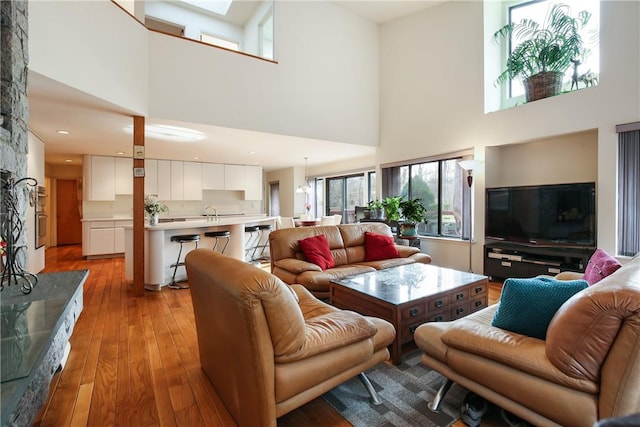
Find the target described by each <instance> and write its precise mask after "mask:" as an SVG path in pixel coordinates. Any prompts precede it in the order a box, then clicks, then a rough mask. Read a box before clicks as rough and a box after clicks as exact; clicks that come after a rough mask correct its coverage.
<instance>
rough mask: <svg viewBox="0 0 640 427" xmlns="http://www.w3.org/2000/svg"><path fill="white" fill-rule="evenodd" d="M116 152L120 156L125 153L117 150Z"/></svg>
mask: <svg viewBox="0 0 640 427" xmlns="http://www.w3.org/2000/svg"><path fill="white" fill-rule="evenodd" d="M116 154H117V155H118V156H123V155H124V151H116Z"/></svg>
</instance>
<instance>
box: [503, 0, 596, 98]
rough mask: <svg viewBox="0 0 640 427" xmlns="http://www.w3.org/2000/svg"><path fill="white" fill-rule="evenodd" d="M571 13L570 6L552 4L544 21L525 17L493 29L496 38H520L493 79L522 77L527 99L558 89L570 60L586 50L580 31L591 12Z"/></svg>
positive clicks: (545, 94) (554, 92)
mask: <svg viewBox="0 0 640 427" xmlns="http://www.w3.org/2000/svg"><path fill="white" fill-rule="evenodd" d="M570 13H571V8H570V7H569V6H567V5H565V4H555V5H554V6H553V7H552V8H551V11H550V12H549V14H548V15H547V17H546V18H545V20H544V23H543V24H539V23H537V22H535V21H534V20H531V19H526V18H525V19H522V20H521V21H520V22H517V23H513V22H512V23H510V24H507V25H505V26H504V27H502V28H500V29H499V30H498V31H496V32H495V34H494V35H493V37H494V39H495V40H496V41H501V40H511V37H512V36H515V38H516V39H517V40H522V42H521V43H520V44H518V45H517V46H516V47H515V48H514V49H513V51H512V52H511V54H510V55H509V56H508V57H507V63H506V68H505V70H504V71H503V72H502V73H501V74H500V75H499V76H498V78H497V80H496V82H497V83H499V84H502V83H504V82H507V81H509V80H513V79H522V81H523V83H524V88H525V95H526V100H527V102H530V101H535V100H537V99H542V98H546V97H549V96H553V95H557V94H558V93H560V91H561V90H562V79H563V77H564V73H565V72H566V71H567V69H568V68H569V67H570V66H571V65H572V62H571V61H572V60H580V59H581V58H584V56H585V55H586V54H588V49H587V48H585V47H584V43H583V40H582V37H581V35H580V31H581V30H582V29H583V28H584V27H585V26H586V25H587V24H588V22H589V19H590V18H591V13H590V12H589V11H587V10H583V11H581V12H579V13H578V16H577V17H572V16H570Z"/></svg>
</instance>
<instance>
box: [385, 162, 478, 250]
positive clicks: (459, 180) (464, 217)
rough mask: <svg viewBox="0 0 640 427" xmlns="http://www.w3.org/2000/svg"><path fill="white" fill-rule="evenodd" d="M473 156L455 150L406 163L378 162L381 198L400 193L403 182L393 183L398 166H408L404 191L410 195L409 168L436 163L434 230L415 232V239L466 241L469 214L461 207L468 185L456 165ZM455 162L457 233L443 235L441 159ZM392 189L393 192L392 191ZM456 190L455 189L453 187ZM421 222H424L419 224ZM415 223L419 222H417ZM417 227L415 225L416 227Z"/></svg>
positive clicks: (468, 193) (466, 194)
mask: <svg viewBox="0 0 640 427" xmlns="http://www.w3.org/2000/svg"><path fill="white" fill-rule="evenodd" d="M472 158H473V157H472V156H471V155H470V154H469V153H466V152H465V153H455V154H449V155H444V156H438V157H434V158H422V159H415V160H411V161H406V162H400V163H393V164H387V165H381V172H382V173H381V176H382V198H384V197H387V196H391V195H397V194H400V193H401V188H402V187H403V186H404V183H403V182H400V181H398V182H394V180H398V179H399V177H400V175H401V172H400V170H401V168H404V167H408V171H407V194H408V197H411V198H413V195H412V183H411V181H412V179H411V178H412V176H413V175H412V168H413V167H415V166H419V165H423V164H428V163H436V164H437V173H438V178H437V180H438V182H437V194H436V199H437V206H438V207H437V216H436V221H437V227H436V230H437V232H436V233H420V232H418V237H419V238H446V239H454V240H461V241H464V240H469V231H470V227H469V223H470V221H473V215H472V216H471V217H469V213H468V209H465V207H466V206H467V203H469V202H470V200H471V188H469V186H468V184H467V180H466V174H465V173H463V172H464V171H462V169H461V168H459V166H458V165H457V163H459V162H460V161H462V160H469V159H472ZM448 161H455V162H456V168H458V169H460V172H459V173H456V174H455V175H454V178H453V180H454V181H453V184H452V185H454V186H457V187H458V190H459V191H460V203H461V206H460V218H461V224H460V232H459V235H452V234H445V233H444V232H443V231H444V230H443V225H442V224H443V215H444V214H443V191H442V190H443V183H444V181H445V179H444V177H443V165H444V164H445V162H448ZM394 190H395V191H394ZM456 191H457V190H456ZM420 224H424V223H420ZM418 226H419V225H418ZM419 228H420V227H418V229H419Z"/></svg>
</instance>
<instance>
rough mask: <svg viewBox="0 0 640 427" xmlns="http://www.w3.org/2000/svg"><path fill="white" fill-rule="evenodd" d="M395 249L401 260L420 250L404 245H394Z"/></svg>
mask: <svg viewBox="0 0 640 427" xmlns="http://www.w3.org/2000/svg"><path fill="white" fill-rule="evenodd" d="M396 249H397V250H398V254H400V257H401V258H409V257H410V256H411V255H413V254H417V253H419V252H420V249H418V248H416V247H413V246H405V245H396Z"/></svg>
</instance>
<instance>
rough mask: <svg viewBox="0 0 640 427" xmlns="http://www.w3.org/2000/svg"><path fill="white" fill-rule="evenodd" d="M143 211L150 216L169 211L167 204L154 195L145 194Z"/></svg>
mask: <svg viewBox="0 0 640 427" xmlns="http://www.w3.org/2000/svg"><path fill="white" fill-rule="evenodd" d="M144 211H145V212H146V213H147V215H149V216H150V217H152V216H154V215H157V214H159V213H162V212H167V211H169V208H167V205H165V204H164V203H162V202H161V201H160V200H158V198H157V197H156V196H146V197H145V198H144Z"/></svg>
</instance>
